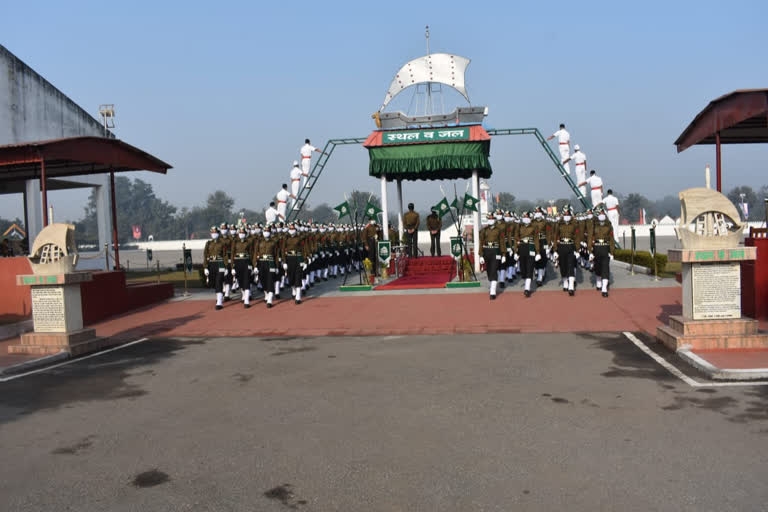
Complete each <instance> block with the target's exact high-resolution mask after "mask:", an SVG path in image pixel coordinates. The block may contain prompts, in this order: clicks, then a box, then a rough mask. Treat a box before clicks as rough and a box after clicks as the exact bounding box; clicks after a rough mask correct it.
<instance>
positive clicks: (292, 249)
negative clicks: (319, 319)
mask: <svg viewBox="0 0 768 512" xmlns="http://www.w3.org/2000/svg"><path fill="white" fill-rule="evenodd" d="M304 249H305V248H304V241H303V240H302V238H301V237H300V236H299V234H298V232H297V231H296V225H295V224H289V225H288V236H286V237H285V243H284V246H283V251H284V252H283V254H285V260H284V261H283V269H284V270H285V275H286V280H287V282H288V286H290V287H291V295H292V296H293V299H294V301H295V303H296V304H301V282H302V271H303V264H304V253H305V250H304Z"/></svg>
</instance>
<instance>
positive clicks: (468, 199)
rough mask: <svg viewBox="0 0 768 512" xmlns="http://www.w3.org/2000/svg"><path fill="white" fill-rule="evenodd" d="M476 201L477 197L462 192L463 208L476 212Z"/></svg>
mask: <svg viewBox="0 0 768 512" xmlns="http://www.w3.org/2000/svg"><path fill="white" fill-rule="evenodd" d="M478 202H479V201H478V200H477V198H474V197H472V196H471V195H469V194H464V209H465V210H470V211H473V212H476V211H477V203H478Z"/></svg>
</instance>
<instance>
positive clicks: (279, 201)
mask: <svg viewBox="0 0 768 512" xmlns="http://www.w3.org/2000/svg"><path fill="white" fill-rule="evenodd" d="M277 202H278V203H286V202H287V201H281V200H279V199H278V200H277Z"/></svg>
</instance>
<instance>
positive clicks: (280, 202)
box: [276, 188, 291, 221]
mask: <svg viewBox="0 0 768 512" xmlns="http://www.w3.org/2000/svg"><path fill="white" fill-rule="evenodd" d="M290 196H291V194H289V193H288V191H287V190H285V189H284V188H281V189H280V192H278V193H277V196H276V197H277V216H278V217H280V220H281V221H284V220H285V210H286V209H287V208H288V198H289V197H290Z"/></svg>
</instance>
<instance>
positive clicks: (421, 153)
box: [368, 140, 491, 181]
mask: <svg viewBox="0 0 768 512" xmlns="http://www.w3.org/2000/svg"><path fill="white" fill-rule="evenodd" d="M490 149H491V142H490V141H488V140H483V141H470V142H440V143H434V144H429V143H427V144H408V145H397V146H381V147H371V148H368V155H369V157H370V164H369V166H368V174H369V175H371V176H374V177H377V178H380V177H381V175H382V174H383V175H386V177H387V180H389V181H392V180H455V179H469V178H471V177H472V171H474V170H475V169H477V171H478V176H479V177H480V178H486V179H487V178H490V177H491V163H490V161H489V160H488V155H489V153H490Z"/></svg>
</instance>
